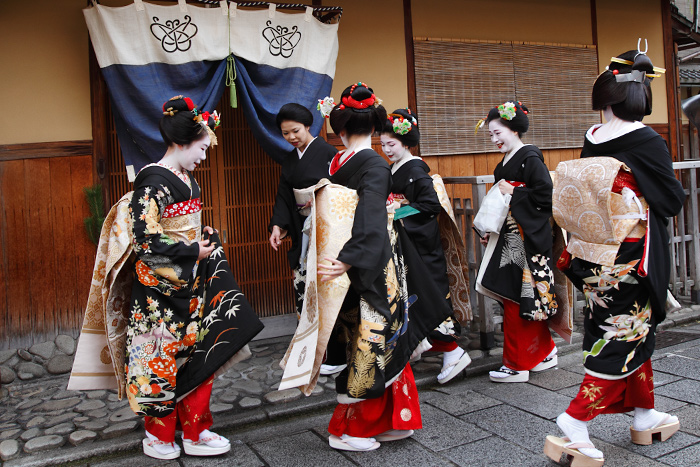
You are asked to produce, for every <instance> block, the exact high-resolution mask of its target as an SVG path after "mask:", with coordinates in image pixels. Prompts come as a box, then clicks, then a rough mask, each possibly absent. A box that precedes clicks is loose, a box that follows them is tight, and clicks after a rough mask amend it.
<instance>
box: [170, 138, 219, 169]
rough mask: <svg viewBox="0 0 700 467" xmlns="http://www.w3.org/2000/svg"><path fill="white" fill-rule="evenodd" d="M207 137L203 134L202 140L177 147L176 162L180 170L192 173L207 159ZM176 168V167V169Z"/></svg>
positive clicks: (208, 141) (208, 142)
mask: <svg viewBox="0 0 700 467" xmlns="http://www.w3.org/2000/svg"><path fill="white" fill-rule="evenodd" d="M210 142H211V141H210V139H209V135H208V134H205V135H204V137H203V138H200V139H198V140H196V141H193V142H192V143H190V144H186V145H184V146H180V145H178V146H177V147H178V149H179V150H178V151H177V152H176V153H175V154H176V161H177V163H178V164H179V165H180V169H185V170H189V171H192V170H194V169H195V168H197V166H198V165H199V164H201V163H202V162H204V160H205V159H206V158H207V149H209V144H210ZM176 168H177V167H176Z"/></svg>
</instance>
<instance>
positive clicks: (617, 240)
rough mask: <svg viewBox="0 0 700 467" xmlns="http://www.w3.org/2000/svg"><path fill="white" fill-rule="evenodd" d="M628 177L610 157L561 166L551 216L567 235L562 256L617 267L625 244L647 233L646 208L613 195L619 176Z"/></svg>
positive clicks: (630, 196) (629, 195) (625, 194)
mask: <svg viewBox="0 0 700 467" xmlns="http://www.w3.org/2000/svg"><path fill="white" fill-rule="evenodd" d="M623 172H631V170H630V168H629V167H627V166H626V165H625V164H624V163H623V162H621V161H619V160H617V159H615V158H612V157H587V158H584V159H576V160H572V161H564V162H560V163H559V165H557V169H556V172H555V175H554V177H553V179H554V190H553V193H552V215H553V216H554V220H555V221H556V222H557V224H558V225H559V226H560V227H561V228H562V229H564V230H566V231H568V232H569V233H570V234H571V239H570V240H569V244H568V245H567V248H566V250H567V251H568V252H569V253H570V254H571V255H572V256H573V257H577V258H581V259H584V260H586V261H590V262H592V263H596V264H600V265H603V266H612V265H614V264H615V258H616V256H617V252H618V250H619V249H620V245H621V243H622V242H623V241H625V239H630V240H631V239H638V238H641V237H643V236H644V235H645V233H646V218H647V211H648V208H649V207H648V205H647V203H646V201H645V200H644V198H643V197H637V195H635V193H634V191H632V190H630V189H629V188H623V189H622V193H615V192H614V191H613V185H614V183H615V179H616V178H617V177H618V174H620V173H623Z"/></svg>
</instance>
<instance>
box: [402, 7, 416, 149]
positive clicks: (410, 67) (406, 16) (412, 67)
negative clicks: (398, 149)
mask: <svg viewBox="0 0 700 467" xmlns="http://www.w3.org/2000/svg"><path fill="white" fill-rule="evenodd" d="M403 31H404V41H405V44H406V87H407V88H408V108H409V109H411V110H412V111H414V112H417V109H416V107H417V105H418V101H417V100H416V59H415V55H414V50H413V16H412V14H411V0H403ZM412 152H413V151H412ZM414 154H415V155H416V156H420V144H419V145H418V146H417V147H416V149H415V152H414Z"/></svg>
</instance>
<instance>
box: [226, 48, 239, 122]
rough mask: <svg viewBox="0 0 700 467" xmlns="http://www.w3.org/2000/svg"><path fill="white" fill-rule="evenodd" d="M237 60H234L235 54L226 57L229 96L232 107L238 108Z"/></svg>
mask: <svg viewBox="0 0 700 467" xmlns="http://www.w3.org/2000/svg"><path fill="white" fill-rule="evenodd" d="M237 77H238V74H237V73H236V62H235V61H234V60H233V55H231V54H229V56H228V58H227V59H226V86H228V87H229V91H230V92H229V96H230V103H231V108H232V109H236V108H238V96H237V95H236V78H237Z"/></svg>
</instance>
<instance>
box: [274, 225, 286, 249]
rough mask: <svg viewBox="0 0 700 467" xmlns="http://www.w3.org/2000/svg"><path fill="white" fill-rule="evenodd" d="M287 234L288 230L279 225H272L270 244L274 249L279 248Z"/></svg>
mask: <svg viewBox="0 0 700 467" xmlns="http://www.w3.org/2000/svg"><path fill="white" fill-rule="evenodd" d="M286 236H287V231H286V230H284V229H280V227H279V226H278V225H273V226H272V235H270V246H271V247H272V249H273V250H275V251H277V248H279V246H280V245H281V244H282V239H283V238H284V237H286Z"/></svg>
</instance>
